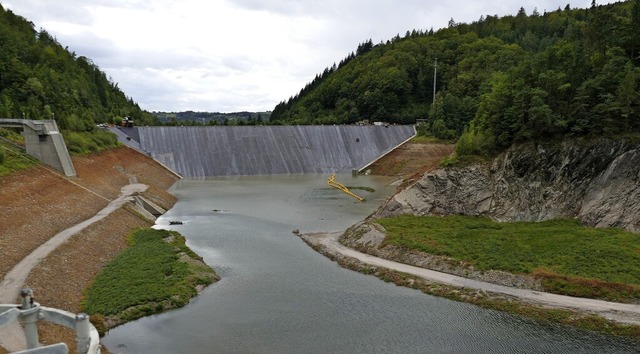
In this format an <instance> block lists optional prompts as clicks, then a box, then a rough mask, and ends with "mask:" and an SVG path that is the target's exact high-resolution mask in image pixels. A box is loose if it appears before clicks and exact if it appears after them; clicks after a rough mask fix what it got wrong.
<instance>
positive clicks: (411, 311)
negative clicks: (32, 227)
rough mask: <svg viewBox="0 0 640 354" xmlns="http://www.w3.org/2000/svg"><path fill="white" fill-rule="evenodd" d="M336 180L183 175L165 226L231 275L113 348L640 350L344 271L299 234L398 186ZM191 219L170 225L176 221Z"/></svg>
mask: <svg viewBox="0 0 640 354" xmlns="http://www.w3.org/2000/svg"><path fill="white" fill-rule="evenodd" d="M327 177H328V176H325V175H302V176H268V177H234V178H221V179H215V180H208V181H180V182H178V183H177V184H176V185H175V186H174V188H173V189H172V191H171V192H172V193H173V194H174V195H176V196H177V197H178V199H179V201H178V203H177V204H176V205H175V207H174V208H173V209H172V210H170V211H169V212H168V213H167V214H166V215H164V216H163V217H162V218H160V219H159V220H158V226H157V227H162V228H167V229H174V230H177V231H179V232H181V233H182V234H183V235H184V236H185V237H186V238H187V240H188V245H189V246H190V247H191V248H192V249H193V250H194V251H195V252H197V253H198V254H200V255H202V256H203V257H204V259H205V261H206V262H207V263H208V264H209V265H210V266H212V267H213V268H214V269H216V271H217V272H218V273H219V274H220V275H221V276H222V280H221V281H219V282H218V283H216V284H213V285H211V286H210V287H208V288H207V289H205V291H204V292H203V293H202V294H201V295H200V296H199V297H197V298H196V299H194V300H193V301H192V302H191V303H190V304H189V305H188V306H186V307H185V308H182V309H178V310H175V311H171V312H168V313H164V314H160V315H156V316H151V317H148V318H144V319H141V320H138V321H135V322H132V323H128V324H126V325H123V326H121V327H118V328H115V329H113V330H111V331H110V332H109V333H108V334H107V335H106V336H105V338H103V340H102V342H103V344H105V345H106V346H107V348H108V349H109V350H110V351H111V352H112V353H638V352H639V351H640V347H638V343H636V342H630V341H626V340H622V339H619V338H615V337H609V336H604V335H599V334H595V333H590V332H585V331H580V330H575V329H572V328H568V327H563V326H556V325H546V324H541V323H537V322H535V321H531V320H528V319H524V318H520V317H517V316H512V315H508V314H504V313H500V312H497V311H491V310H485V309H481V308H478V307H476V306H473V305H469V304H464V303H458V302H453V301H449V300H446V299H441V298H437V297H433V296H429V295H425V294H422V293H421V292H419V291H416V290H411V289H407V288H403V287H398V286H395V285H392V284H388V283H385V282H383V281H380V280H378V279H377V278H375V277H372V276H367V275H362V274H359V273H356V272H353V271H350V270H346V269H342V268H340V267H339V266H337V265H336V263H334V262H331V261H330V260H328V259H327V258H325V257H323V256H322V255H319V254H317V253H316V252H315V251H313V250H312V249H311V248H309V247H308V246H307V245H306V244H304V243H303V242H302V241H301V240H300V239H299V238H298V237H296V236H295V235H293V234H292V230H294V229H299V230H300V231H301V232H316V231H338V230H343V229H345V228H347V227H349V226H351V225H352V224H354V223H356V222H357V221H359V220H362V219H363V218H365V217H366V216H367V215H368V214H370V213H371V212H372V211H374V210H375V209H376V208H377V207H378V206H379V205H380V204H381V203H382V201H383V200H384V199H385V198H386V197H387V196H389V195H390V194H391V193H392V191H393V189H394V187H392V186H389V185H388V182H389V180H388V179H383V178H378V177H370V176H369V177H357V178H352V177H351V176H338V178H337V181H339V182H342V183H344V184H345V185H347V186H369V187H373V188H375V190H376V191H375V192H374V193H370V192H365V191H361V190H353V191H354V192H355V193H356V194H359V195H361V196H364V197H365V198H367V200H366V202H364V203H361V202H358V201H356V200H355V199H353V198H351V197H349V196H346V195H344V194H342V193H341V192H339V191H337V190H335V189H331V188H329V187H328V186H327V185H326V179H327ZM173 220H179V221H183V222H184V224H183V225H172V226H170V225H169V221H173Z"/></svg>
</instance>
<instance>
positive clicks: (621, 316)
mask: <svg viewBox="0 0 640 354" xmlns="http://www.w3.org/2000/svg"><path fill="white" fill-rule="evenodd" d="M341 234H342V233H326V234H323V233H314V234H306V235H301V237H302V238H303V239H304V240H305V241H306V242H309V243H311V244H314V245H320V246H322V247H324V249H325V251H326V252H329V253H331V254H339V255H342V256H346V257H352V258H355V259H357V260H358V261H360V262H363V263H366V264H369V265H372V266H376V267H382V268H387V269H391V270H394V271H398V272H403V273H407V274H411V275H415V276H418V277H421V278H423V279H425V280H427V281H433V282H437V283H441V284H446V285H451V286H456V287H460V288H469V289H477V290H481V291H486V292H490V293H497V294H504V295H509V296H513V297H516V298H519V299H521V300H524V301H526V302H530V303H535V304H538V305H543V306H548V307H556V308H565V309H573V310H578V311H582V312H588V313H594V314H597V315H600V316H602V317H605V318H607V319H610V320H614V321H618V322H624V323H632V324H640V305H633V304H621V303H615V302H608V301H602V300H594V299H585V298H576V297H570V296H564V295H557V294H551V293H545V292H539V291H534V290H528V289H518V288H512V287H508V286H502V285H496V284H492V283H486V282H482V281H478V280H473V279H467V278H463V277H459V276H456V275H451V274H447V273H441V272H437V271H433V270H429V269H425V268H420V267H415V266H411V265H407V264H403V263H398V262H394V261H390V260H387V259H383V258H378V257H375V256H372V255H369V254H365V253H361V252H358V251H356V250H353V249H351V248H348V247H346V246H344V245H342V244H340V243H339V242H338V238H339V237H340V235H341Z"/></svg>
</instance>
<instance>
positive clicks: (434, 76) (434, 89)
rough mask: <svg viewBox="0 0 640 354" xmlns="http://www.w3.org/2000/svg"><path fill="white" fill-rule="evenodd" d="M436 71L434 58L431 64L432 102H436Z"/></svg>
mask: <svg viewBox="0 0 640 354" xmlns="http://www.w3.org/2000/svg"><path fill="white" fill-rule="evenodd" d="M437 73H438V58H436V62H435V64H433V102H432V103H435V102H436V75H437Z"/></svg>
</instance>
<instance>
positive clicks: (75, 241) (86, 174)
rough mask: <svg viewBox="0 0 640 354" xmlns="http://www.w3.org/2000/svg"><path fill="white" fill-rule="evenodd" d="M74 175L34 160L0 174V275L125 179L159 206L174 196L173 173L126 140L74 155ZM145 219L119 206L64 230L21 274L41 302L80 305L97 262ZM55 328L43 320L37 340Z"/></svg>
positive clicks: (90, 211) (51, 335)
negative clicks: (67, 233) (58, 242)
mask: <svg viewBox="0 0 640 354" xmlns="http://www.w3.org/2000/svg"><path fill="white" fill-rule="evenodd" d="M73 163H74V165H75V168H76V172H77V174H78V176H77V178H72V179H67V178H65V177H63V176H61V175H60V174H59V173H57V172H55V171H53V170H51V169H49V168H46V167H42V166H37V167H33V168H30V169H28V170H24V171H20V172H16V173H13V174H11V175H9V176H5V177H2V178H0V185H2V188H0V201H1V203H0V214H1V215H3V218H2V219H0V249H1V250H2V257H0V277H2V278H4V276H5V275H6V274H7V272H8V271H9V270H11V269H12V268H13V267H14V266H15V265H16V264H18V262H20V261H21V260H22V259H23V258H24V257H26V256H27V255H29V254H30V253H31V252H32V251H33V250H34V249H36V248H37V247H38V246H40V245H41V244H43V243H44V242H46V241H47V240H49V239H50V238H51V237H53V236H54V235H56V234H57V233H58V232H60V231H62V230H65V229H67V228H69V227H71V226H73V225H76V224H78V223H80V222H82V221H83V220H86V219H89V218H91V217H92V216H94V215H95V214H96V213H97V212H98V211H100V210H101V209H102V208H104V207H105V206H106V205H107V204H108V203H109V201H111V200H113V199H115V198H117V197H118V195H119V194H120V190H121V188H122V187H123V186H125V185H128V184H130V183H132V182H138V183H143V184H146V185H147V186H149V188H148V189H147V190H146V191H145V192H143V193H142V194H141V195H142V196H143V197H145V198H146V199H148V200H150V201H152V202H154V203H156V204H157V205H159V206H160V207H162V208H164V209H169V208H170V207H171V206H172V205H173V204H174V203H175V201H176V199H175V197H174V196H172V195H171V194H169V193H168V192H167V189H168V188H169V187H170V186H171V185H172V184H173V183H175V182H176V181H177V179H178V177H177V176H175V175H174V174H173V173H172V172H170V171H168V170H167V169H166V168H164V167H163V166H161V165H160V164H158V163H156V162H155V161H153V160H152V159H150V158H149V157H147V156H144V155H142V154H140V153H138V152H136V151H134V150H131V149H129V148H125V147H122V148H118V149H114V150H111V151H106V152H102V153H99V154H93V155H89V156H80V157H74V158H73ZM150 225H151V223H150V222H149V221H147V220H145V219H143V218H141V217H140V216H139V215H138V214H136V213H135V212H133V211H129V210H128V209H127V208H126V207H125V208H122V209H119V210H117V211H116V212H114V213H113V214H111V215H109V216H107V217H106V218H104V219H103V220H101V221H99V222H97V223H95V224H93V225H91V226H89V227H87V228H86V229H84V230H82V231H81V232H79V233H77V234H76V235H74V236H72V237H71V238H70V239H69V240H68V241H67V242H66V243H64V244H63V245H62V246H60V247H59V248H57V249H56V250H55V251H54V252H52V253H51V254H49V256H47V257H46V258H45V259H44V260H42V262H41V263H40V264H39V265H38V266H36V267H35V268H34V269H33V271H32V272H31V273H30V274H29V277H28V278H27V281H26V283H25V284H24V285H25V286H28V287H31V288H32V289H34V294H35V299H36V301H38V302H39V303H41V304H42V305H43V306H48V307H56V308H61V309H64V310H67V311H71V312H78V311H80V301H81V299H82V296H83V292H84V289H85V288H86V287H87V285H88V284H89V283H90V282H91V281H92V279H93V278H94V277H95V275H96V274H97V273H98V272H99V271H100V270H101V269H102V267H103V266H104V264H106V263H107V262H108V261H110V260H111V259H112V258H113V257H115V256H116V255H117V254H118V253H119V252H120V251H122V250H123V249H124V248H126V247H127V242H126V237H127V235H128V234H129V233H130V232H131V231H132V230H134V229H137V228H140V227H148V226H150ZM60 331H61V329H60V328H57V327H49V326H43V328H42V331H41V334H40V340H41V342H43V343H49V342H59V340H60V336H64V335H65V334H64V333H60ZM1 352H2V349H1V348H0V353H1Z"/></svg>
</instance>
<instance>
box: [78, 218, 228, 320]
mask: <svg viewBox="0 0 640 354" xmlns="http://www.w3.org/2000/svg"><path fill="white" fill-rule="evenodd" d="M130 243H131V247H129V248H128V249H127V250H125V251H124V252H122V253H121V254H120V255H118V256H117V257H116V258H115V259H113V261H111V262H110V263H108V264H107V265H106V266H105V267H104V269H103V270H102V272H100V274H98V276H97V277H96V279H95V281H94V283H93V284H92V285H91V286H90V287H89V288H88V289H87V291H86V294H85V298H84V300H83V302H82V305H83V308H84V310H85V311H86V312H87V313H89V314H90V315H92V321H93V322H94V324H95V325H96V327H97V328H99V330H102V331H103V332H104V330H105V329H107V328H109V327H113V326H116V325H118V324H120V323H123V322H127V321H131V320H134V319H137V318H140V317H143V316H147V315H150V314H154V313H159V312H162V311H166V310H169V309H172V308H177V307H181V306H184V305H186V304H187V303H188V302H189V300H190V299H191V298H192V297H194V296H196V295H197V287H198V286H205V285H208V284H211V283H212V282H214V281H216V280H217V279H218V277H217V275H216V274H215V272H214V271H213V270H212V269H211V268H209V267H208V266H207V265H205V264H204V263H203V262H202V261H201V259H200V257H199V256H197V255H196V254H195V253H193V251H191V250H190V249H189V248H188V247H187V246H186V245H185V239H184V237H183V236H181V235H180V234H179V233H177V232H172V231H166V230H154V229H141V230H138V231H136V232H134V233H133V234H132V235H131V236H130Z"/></svg>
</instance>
